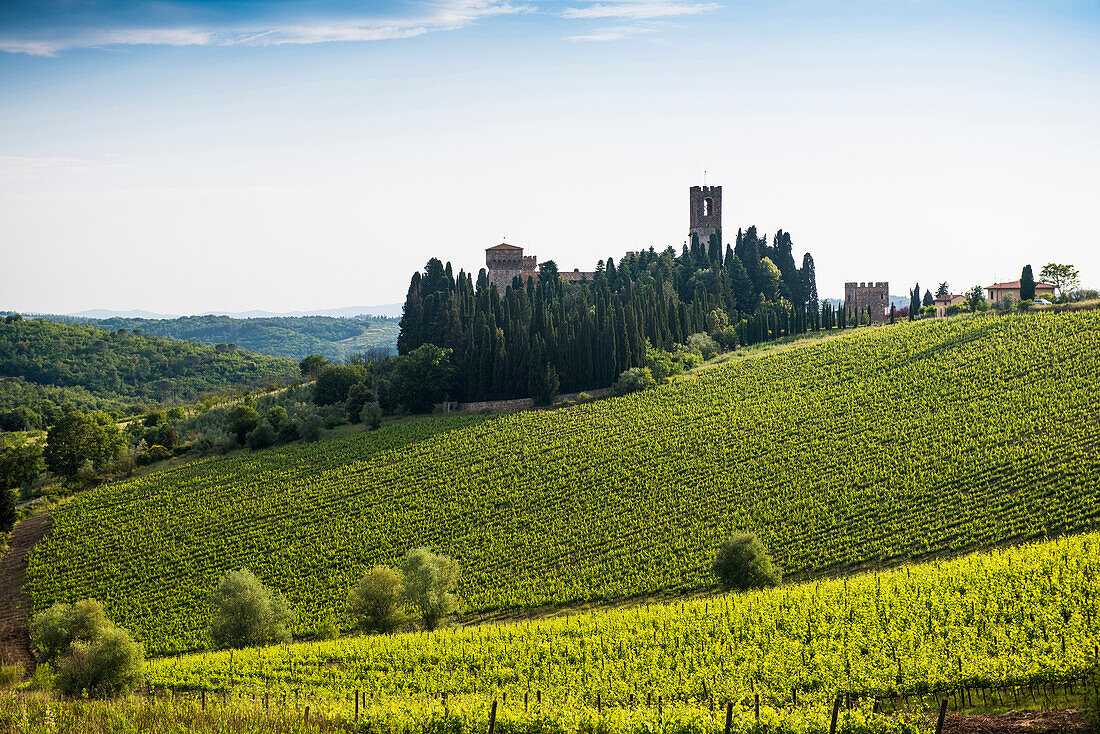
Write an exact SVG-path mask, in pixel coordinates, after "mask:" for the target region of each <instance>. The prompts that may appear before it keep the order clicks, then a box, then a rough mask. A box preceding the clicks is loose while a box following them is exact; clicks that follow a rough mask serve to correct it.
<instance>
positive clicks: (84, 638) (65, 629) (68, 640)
mask: <svg viewBox="0 0 1100 734" xmlns="http://www.w3.org/2000/svg"><path fill="white" fill-rule="evenodd" d="M110 626H111V623H110V622H109V621H108V620H107V615H106V614H104V612H103V605H102V604H100V603H99V602H98V601H96V600H95V599H83V600H81V601H78V602H77V603H76V604H73V605H71V606H70V605H69V604H60V603H59V604H54V605H53V606H51V607H49V608H48V609H45V610H43V611H41V612H39V613H38V614H36V615H34V617H32V618H31V624H30V628H31V640H32V647H33V648H34V654H35V657H36V658H37V659H38V661H39V662H42V663H53V662H54V661H56V660H57V659H58V658H59V657H61V655H63V654H64V653H65V652H67V651H68V650H69V647H70V646H72V644H73V643H74V642H91V641H92V640H94V639H96V638H97V637H99V636H100V635H101V634H103V632H105V631H106V630H107V629H109V628H110Z"/></svg>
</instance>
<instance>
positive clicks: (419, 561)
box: [401, 548, 461, 630]
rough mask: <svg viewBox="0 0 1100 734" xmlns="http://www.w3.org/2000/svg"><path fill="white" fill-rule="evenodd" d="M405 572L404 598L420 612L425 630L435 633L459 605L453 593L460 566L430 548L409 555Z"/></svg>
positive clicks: (403, 565) (405, 564)
mask: <svg viewBox="0 0 1100 734" xmlns="http://www.w3.org/2000/svg"><path fill="white" fill-rule="evenodd" d="M401 572H402V574H403V575H404V584H403V585H402V587H401V599H402V600H403V601H404V602H405V603H406V604H408V605H409V606H410V607H412V608H414V609H416V610H418V611H419V612H420V614H421V619H422V621H423V623H424V629H428V630H434V629H435V628H436V627H438V626H439V622H440V620H442V619H443V618H444V617H446V616H447V615H448V614H450V613H451V612H453V611H454V610H455V608H456V607H457V605H458V599H457V598H455V595H454V593H453V592H454V588H455V585H456V584H457V583H458V577H459V574H460V572H461V570H460V568H459V565H458V563H457V562H456V561H455V560H454V559H453V558H448V557H447V556H437V555H436V554H434V553H432V552H431V550H429V549H428V548H414V549H413V550H411V551H409V552H408V553H407V554H406V555H405V562H404V563H403V564H402V566H401Z"/></svg>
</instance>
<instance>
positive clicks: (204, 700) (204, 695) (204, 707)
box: [202, 688, 206, 711]
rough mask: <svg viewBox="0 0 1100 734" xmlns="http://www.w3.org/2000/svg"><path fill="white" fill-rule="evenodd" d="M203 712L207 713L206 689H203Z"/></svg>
mask: <svg viewBox="0 0 1100 734" xmlns="http://www.w3.org/2000/svg"><path fill="white" fill-rule="evenodd" d="M202 710H203V711H206V689H205V688H203V689H202Z"/></svg>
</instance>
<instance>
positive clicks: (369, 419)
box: [359, 403, 382, 431]
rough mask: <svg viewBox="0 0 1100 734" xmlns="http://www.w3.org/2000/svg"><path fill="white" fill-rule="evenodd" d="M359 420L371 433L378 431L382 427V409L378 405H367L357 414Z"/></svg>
mask: <svg viewBox="0 0 1100 734" xmlns="http://www.w3.org/2000/svg"><path fill="white" fill-rule="evenodd" d="M359 420H361V421H362V422H363V424H364V425H365V426H366V427H367V428H369V429H371V430H372V431H376V430H378V429H379V428H381V427H382V408H381V407H380V406H379V405H378V403H367V404H366V405H364V406H363V410H361V411H360V412H359Z"/></svg>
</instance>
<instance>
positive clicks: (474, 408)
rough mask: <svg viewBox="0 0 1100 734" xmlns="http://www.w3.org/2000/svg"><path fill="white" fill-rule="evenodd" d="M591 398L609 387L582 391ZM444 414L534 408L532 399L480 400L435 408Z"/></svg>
mask: <svg viewBox="0 0 1100 734" xmlns="http://www.w3.org/2000/svg"><path fill="white" fill-rule="evenodd" d="M583 392H586V393H588V395H590V396H591V397H594V398H598V397H600V396H602V395H606V394H607V393H609V392H611V388H609V387H601V388H597V389H595V390H584V391H583ZM578 395H580V393H579V392H571V393H563V394H561V395H559V396H558V400H576V399H577V396H578ZM436 407H437V408H438V409H439V410H442V411H443V412H444V413H451V412H455V411H462V412H467V413H480V412H481V411H483V410H488V411H491V412H493V413H511V412H513V411H517V410H529V409H530V408H533V407H535V401H534V400H533V399H532V398H516V399H515V400H481V401H477V402H473V403H457V402H449V403H440V404H439V405H438V406H436Z"/></svg>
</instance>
